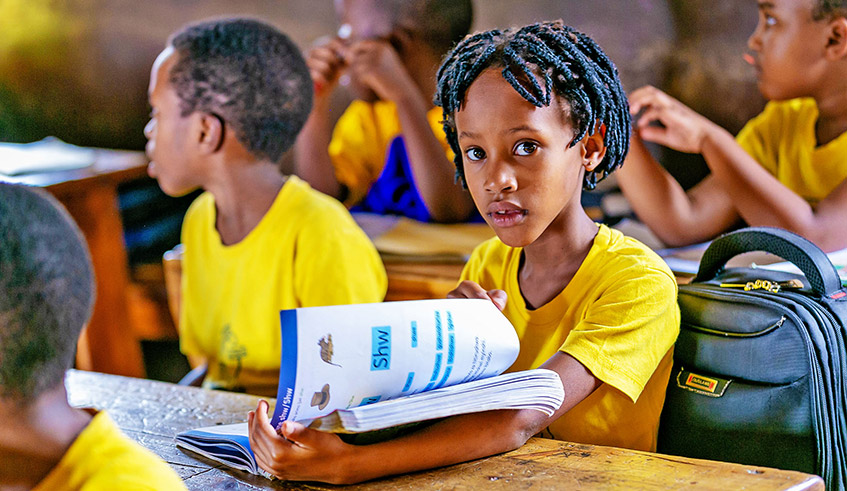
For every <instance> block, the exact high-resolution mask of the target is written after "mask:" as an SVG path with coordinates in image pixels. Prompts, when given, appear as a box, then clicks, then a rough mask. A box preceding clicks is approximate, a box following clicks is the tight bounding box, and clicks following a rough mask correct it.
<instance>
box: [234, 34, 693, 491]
mask: <svg viewBox="0 0 847 491" xmlns="http://www.w3.org/2000/svg"><path fill="white" fill-rule="evenodd" d="M436 101H437V102H438V103H439V105H441V106H442V108H443V111H444V116H445V131H446V133H447V137H448V141H450V144H451V146H452V148H453V149H454V151H455V152H456V167H457V169H458V172H459V174H460V175H461V176H462V178H463V179H464V181H465V183H467V186H468V189H469V190H470V192H471V195H472V196H473V199H474V202H475V203H476V206H477V208H478V209H479V211H480V213H481V214H482V215H483V217H485V219H486V221H487V222H488V224H489V225H490V226H491V227H492V228H493V229H494V231H495V232H496V233H497V237H496V238H494V239H491V240H490V241H488V242H485V243H483V244H482V245H480V246H479V247H478V248H477V249H476V250H475V251H474V253H473V256H472V257H471V259H470V261H469V262H468V264H467V266H466V267H465V271H464V273H463V278H464V281H462V283H461V284H460V285H459V286H458V287H457V288H456V289H455V290H454V291H453V292H451V293H450V295H449V296H450V297H456V298H490V299H491V300H492V301H493V302H494V303H495V304H497V305H498V307H500V308H501V309H503V312H504V314H505V315H506V316H507V317H508V318H509V320H510V321H511V322H512V323H513V324H514V325H515V329H516V330H517V332H518V336H519V338H520V340H521V350H520V354H519V355H518V359H517V361H516V362H515V364H514V365H513V366H512V368H511V369H512V370H522V369H527V368H536V367H539V366H540V367H543V368H547V369H550V370H554V371H556V372H557V373H558V374H559V376H560V377H561V378H562V383H563V385H564V388H565V400H564V402H563V404H562V406H561V407H560V408H559V409H558V411H556V413H555V414H554V415H553V416H551V417H547V416H546V415H545V414H543V413H541V412H539V411H535V410H520V411H518V410H504V411H489V412H482V413H476V414H467V415H461V416H456V417H452V418H447V419H445V420H443V421H439V422H437V423H435V424H433V425H431V426H428V427H427V428H425V429H423V430H421V431H418V432H415V433H412V434H409V435H407V436H403V437H400V438H397V439H394V440H390V441H386V442H382V443H377V444H373V445H367V446H363V447H353V446H350V445H347V444H345V443H343V442H342V441H341V440H340V439H339V438H338V437H337V436H336V435H332V434H327V433H321V432H318V431H315V430H311V429H309V428H305V427H303V426H302V425H300V424H298V423H294V422H285V423H283V425H282V427H281V428H280V434H277V433H276V432H275V431H274V428H273V427H271V426H270V424H269V423H268V418H267V414H266V413H267V408H268V406H267V403H265V402H264V401H261V402H260V403H259V406H258V409H257V410H256V411H255V412H251V414H250V417H249V422H250V446H251V448H252V450H253V452H254V454H255V455H256V459H257V461H258V462H259V464H260V466H261V467H262V468H263V469H265V470H267V471H269V472H271V473H272V474H274V475H277V476H279V477H281V478H284V479H298V480H300V479H302V480H320V481H328V482H337V483H348V482H357V481H362V480H367V479H373V478H375V477H380V476H385V475H390V474H398V473H403V472H411V471H415V470H420V469H427V468H432V467H437V466H442V465H447V464H453V463H456V462H462V461H466V460H470V459H475V458H480V457H485V456H488V455H493V454H496V453H500V452H505V451H508V450H512V449H515V448H517V447H519V446H521V445H522V444H523V443H524V442H526V441H527V439H528V438H529V437H531V436H532V435H535V434H538V433H542V434H544V435H547V436H552V437H555V438H562V439H567V440H571V441H577V442H584V443H591V444H605V445H615V446H622V447H627V448H634V449H641V450H655V445H656V435H657V432H658V422H659V415H660V414H661V410H662V404H663V402H664V396H665V389H666V386H667V382H668V378H669V375H670V370H671V364H672V346H673V343H674V341H675V340H676V336H677V334H678V332H679V309H678V307H677V304H676V281H675V280H674V277H673V275H672V274H671V272H670V270H669V269H668V268H667V266H666V265H665V264H664V262H663V261H662V260H661V259H660V258H659V257H658V256H657V255H656V254H655V253H653V252H652V251H650V250H649V249H648V248H647V247H646V246H644V245H643V244H641V243H640V242H637V241H635V240H633V239H630V238H627V237H625V236H623V235H622V234H621V233H620V232H617V231H614V230H611V229H609V228H608V227H606V226H604V225H599V226H598V224H596V223H594V222H593V221H592V220H591V219H590V218H589V217H588V215H587V214H586V213H585V210H584V209H583V208H582V205H581V203H580V196H581V194H582V189H583V188H587V189H591V188H593V187H594V185H595V184H596V182H597V181H598V180H600V179H602V178H603V177H605V176H606V175H608V174H609V173H610V172H612V171H613V170H614V169H615V168H616V167H617V166H618V165H620V163H621V162H622V161H623V158H624V155H625V154H626V150H627V144H628V140H629V130H630V123H629V115H628V113H627V103H626V96H625V95H624V93H623V90H622V88H621V86H620V81H619V80H618V77H617V71H616V69H615V67H614V65H613V64H612V63H611V61H610V60H609V59H608V58H607V57H606V55H605V54H604V53H603V51H602V50H601V49H600V47H599V46H597V45H596V44H595V43H594V41H592V40H591V39H590V38H588V37H587V36H585V35H583V34H581V33H578V32H576V31H574V30H573V29H571V28H568V27H566V26H564V25H562V24H561V22H548V23H539V24H533V25H530V26H526V27H523V28H520V29H508V30H505V31H499V30H493V31H488V32H483V33H478V34H475V35H473V36H469V37H468V38H466V39H465V40H464V41H462V42H461V43H460V44H459V45H458V46H457V47H456V48H455V49H454V50H453V51H452V52H451V54H450V55H449V56H448V58H447V59H446V61H445V62H444V64H443V65H442V66H441V69H440V71H439V73H438V92H437V93H436Z"/></svg>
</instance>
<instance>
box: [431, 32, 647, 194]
mask: <svg viewBox="0 0 847 491" xmlns="http://www.w3.org/2000/svg"><path fill="white" fill-rule="evenodd" d="M487 68H501V69H502V71H501V73H502V75H503V78H504V79H505V80H506V81H508V82H509V84H511V85H512V87H513V88H514V89H515V91H516V92H517V93H518V94H520V95H521V96H522V97H523V98H524V99H526V100H527V101H529V102H531V103H532V104H534V105H535V106H537V107H543V106H549V105H550V104H551V102H556V101H557V99H559V100H561V101H563V102H566V103H567V104H566V105H567V106H568V107H564V108H563V110H564V112H565V113H566V114H565V116H567V117H568V118H569V119H570V123H571V124H572V125H573V127H574V138H573V140H572V141H571V142H570V143H569V145H568V146H569V147H573V146H574V145H576V144H577V143H578V142H579V141H581V140H582V139H583V138H585V137H586V136H587V135H589V134H591V133H594V131H596V128H597V125H599V124H603V125H605V126H606V134H605V135H604V137H603V142H604V144H605V146H606V155H605V157H604V158H603V160H602V161H601V162H600V165H598V166H597V167H596V168H595V169H594V170H593V171H591V172H586V173H585V178H584V181H583V188H584V189H586V190H591V189H594V187H595V186H596V184H597V182H599V181H601V180H602V179H603V178H605V177H606V176H607V175H609V174H610V173H611V172H612V171H614V170H615V169H616V168H617V167H619V166H620V165H621V164H622V163H623V160H624V157H626V153H627V150H628V149H629V137H630V131H631V125H632V121H631V118H630V115H629V104H628V102H627V99H626V94H625V93H624V91H623V87H621V82H620V79H619V78H618V71H617V68H615V65H614V63H612V61H611V60H610V59H609V57H608V56H606V54H605V53H604V52H603V50H602V49H601V48H600V46H598V45H597V43H595V42H594V41H593V40H592V39H591V38H589V37H588V36H586V35H585V34H582V33H581V32H578V31H576V30H575V29H573V28H571V27H568V26H565V25H564V24H562V22H561V21H555V22H540V23H536V24H531V25H528V26H525V27H521V28H513V29H506V30H498V29H494V30H491V31H486V32H481V33H477V34H474V35H472V36H469V37H467V38H466V39H465V40H463V41H462V42H461V43H459V44H458V45H457V46H456V47H455V48H454V49H453V50H452V51H451V52H450V53H449V54H448V55H447V57H446V58H445V60H444V62H443V63H442V65H441V68H439V70H438V87H437V89H436V93H435V104H436V105H438V106H441V108H442V110H443V114H444V132H445V133H446V134H447V141H448V142H449V143H450V147H451V148H452V149H453V152H455V155H456V156H455V158H454V162H455V164H456V174H457V176H458V177H459V178H461V179H462V181H463V182H465V172H464V165H463V160H462V159H463V155H462V152H461V149H460V148H459V141H458V138H457V135H456V125H455V122H454V120H453V116H454V113H455V112H456V111H457V110H459V109H461V107H462V104H463V103H464V98H465V94H466V93H467V90H468V88H469V87H470V86H471V84H472V83H473V82H474V80H476V78H477V77H479V75H480V74H481V73H482V72H483V71H484V70H485V69H487ZM538 79H540V83H539V80H538ZM465 184H467V183H465Z"/></svg>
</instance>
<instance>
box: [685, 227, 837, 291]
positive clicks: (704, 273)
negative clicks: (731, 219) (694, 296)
mask: <svg viewBox="0 0 847 491" xmlns="http://www.w3.org/2000/svg"><path fill="white" fill-rule="evenodd" d="M753 251H764V252H769V253H771V254H774V255H776V256H779V257H781V258H783V259H785V260H786V261H788V262H790V263H792V264H794V265H795V266H797V267H798V268H800V271H802V272H803V274H804V275H805V276H806V279H807V280H809V284H810V285H811V286H812V290H813V291H814V292H815V293H817V294H819V295H822V296H825V297H829V296H831V295H833V294H835V293H837V292H838V291H840V290H841V279H840V278H839V277H838V271H836V269H835V266H833V265H832V262H831V261H830V260H829V258H828V257H827V256H826V254H825V253H824V252H823V251H822V250H820V248H818V246H816V245H815V244H813V243H812V242H810V241H809V240H807V239H804V238H803V237H801V236H799V235H797V234H795V233H792V232H789V231H787V230H783V229H781V228H775V227H747V228H742V229H740V230H736V231H734V232H729V233H726V234H723V235H721V236H720V237H718V238H717V239H715V240H714V241H712V243H711V244H710V245H709V247H708V248H707V249H706V252H705V253H703V258H702V259H701V260H700V269H699V271H698V272H697V276H696V277H695V278H694V281H708V280H711V279H714V278H715V277H716V276H717V275H718V274H719V273H720V272H721V271H722V270H723V268H724V266H725V265H726V262H727V261H729V260H730V259H732V258H733V257H735V256H737V255H739V254H743V253H745V252H753Z"/></svg>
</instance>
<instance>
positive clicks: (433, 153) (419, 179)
mask: <svg viewBox="0 0 847 491" xmlns="http://www.w3.org/2000/svg"><path fill="white" fill-rule="evenodd" d="M347 63H348V64H349V68H350V70H352V71H353V72H354V73H356V76H357V78H358V79H359V80H360V81H362V83H365V84H367V85H368V86H369V87H370V88H371V89H373V90H374V92H376V93H377V94H378V95H379V96H380V97H381V98H382V99H383V100H389V101H392V102H394V103H395V104H396V106H397V113H398V116H399V118H400V126H401V128H402V129H403V130H402V131H403V139H404V141H405V143H406V150H407V152H408V154H409V163H410V166H411V168H412V175H413V177H414V179H415V185H416V187H417V189H418V192H419V193H420V195H421V198H422V199H423V201H424V203H425V204H426V207H427V210H428V211H429V213H430V214H431V215H432V217H433V218H434V219H435V220H436V221H439V222H455V221H462V220H465V219H467V218H468V217H469V216H470V213H471V211H472V210H473V206H474V205H473V202H472V201H471V197H470V193H468V192H467V191H465V190H464V189H462V187H461V185H459V184H458V183H456V182H454V176H455V173H456V168H455V166H454V165H453V163H452V162H451V161H450V160H448V159H447V156H446V155H445V152H444V148H443V147H442V146H441V143H440V142H439V141H438V139H437V138H436V136H435V135H434V134H433V132H432V127H431V126H430V124H429V121H428V120H427V117H426V115H427V111H428V110H429V108H430V104H429V102H428V101H427V100H426V98H425V95H424V94H422V93H421V91H420V89H418V86H417V85H416V84H415V82H414V80H412V78H411V76H410V75H409V73H408V71H407V70H406V69H405V67H404V66H403V63H402V61H401V60H400V57H399V55H398V54H397V52H396V51H395V50H394V49H393V48H392V47H391V45H390V44H389V43H387V42H385V41H378V40H368V41H361V42H358V43H356V44H354V45H353V46H352V47H351V48H350V50H349V51H348V54H347Z"/></svg>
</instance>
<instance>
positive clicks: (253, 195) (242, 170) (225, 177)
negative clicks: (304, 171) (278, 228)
mask: <svg viewBox="0 0 847 491" xmlns="http://www.w3.org/2000/svg"><path fill="white" fill-rule="evenodd" d="M224 167H225V170H224V171H223V172H221V178H220V179H218V180H217V182H216V183H215V185H212V186H208V187H207V188H206V189H207V190H208V191H209V192H211V193H212V195H213V196H214V197H215V207H216V214H215V228H216V229H217V231H218V234H219V235H220V237H221V242H223V244H224V245H233V244H236V243H238V242H241V241H242V240H244V238H245V237H247V235H248V234H249V233H250V232H251V231H252V230H253V229H254V228H256V226H257V225H258V224H259V222H260V221H261V220H262V218H263V217H264V216H265V214H267V212H268V210H270V208H271V205H273V203H274V200H275V199H276V197H277V195H278V194H279V191H280V189H282V186H283V184H285V181H286V176H284V175H282V173H280V171H279V168H278V167H277V165H276V164H273V163H271V162H238V163H236V162H231V161H230V162H227V164H226V165H225V166H224Z"/></svg>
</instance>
